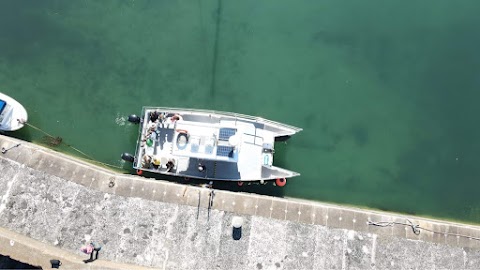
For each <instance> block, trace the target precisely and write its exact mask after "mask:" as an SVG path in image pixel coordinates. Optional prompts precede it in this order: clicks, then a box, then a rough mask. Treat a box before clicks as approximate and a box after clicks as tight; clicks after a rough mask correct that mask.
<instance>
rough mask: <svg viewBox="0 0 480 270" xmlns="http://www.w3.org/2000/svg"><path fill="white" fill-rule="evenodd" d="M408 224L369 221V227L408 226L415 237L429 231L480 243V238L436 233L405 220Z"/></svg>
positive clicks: (437, 232)
mask: <svg viewBox="0 0 480 270" xmlns="http://www.w3.org/2000/svg"><path fill="white" fill-rule="evenodd" d="M405 220H406V221H407V222H396V221H378V222H374V221H371V220H368V221H367V224H368V225H372V226H377V227H393V226H394V225H403V226H408V227H411V228H412V231H413V233H414V234H415V235H419V234H420V231H421V230H425V231H429V232H431V233H436V234H443V235H445V236H447V235H451V236H457V237H464V238H468V239H472V240H478V241H480V237H475V236H470V235H464V234H460V233H449V232H439V231H434V230H430V229H427V228H423V227H421V226H420V225H418V224H413V222H412V221H411V220H409V219H405Z"/></svg>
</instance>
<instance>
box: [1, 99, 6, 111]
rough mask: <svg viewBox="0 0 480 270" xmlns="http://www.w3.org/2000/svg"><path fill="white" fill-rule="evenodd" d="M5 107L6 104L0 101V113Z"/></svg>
mask: <svg viewBox="0 0 480 270" xmlns="http://www.w3.org/2000/svg"><path fill="white" fill-rule="evenodd" d="M6 106H7V103H6V102H5V101H3V100H1V99H0V113H2V112H3V109H5V107H6Z"/></svg>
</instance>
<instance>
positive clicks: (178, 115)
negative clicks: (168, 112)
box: [170, 113, 183, 122]
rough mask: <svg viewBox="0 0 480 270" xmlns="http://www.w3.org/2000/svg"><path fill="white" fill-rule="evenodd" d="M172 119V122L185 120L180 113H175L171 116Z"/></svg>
mask: <svg viewBox="0 0 480 270" xmlns="http://www.w3.org/2000/svg"><path fill="white" fill-rule="evenodd" d="M170 120H171V121H172V122H175V121H178V120H183V118H182V116H181V115H180V114H178V113H176V114H174V115H173V116H172V117H170Z"/></svg>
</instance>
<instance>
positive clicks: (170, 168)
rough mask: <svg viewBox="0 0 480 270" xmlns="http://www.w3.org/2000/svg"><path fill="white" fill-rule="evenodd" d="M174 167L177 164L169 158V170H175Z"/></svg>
mask: <svg viewBox="0 0 480 270" xmlns="http://www.w3.org/2000/svg"><path fill="white" fill-rule="evenodd" d="M173 167H175V164H174V163H173V161H172V160H169V161H168V162H167V172H171V171H172V170H173Z"/></svg>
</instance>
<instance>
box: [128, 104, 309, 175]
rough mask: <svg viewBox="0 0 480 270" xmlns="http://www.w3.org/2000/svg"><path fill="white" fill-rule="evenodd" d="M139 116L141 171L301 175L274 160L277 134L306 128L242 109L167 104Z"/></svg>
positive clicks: (286, 134)
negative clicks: (246, 113) (168, 105)
mask: <svg viewBox="0 0 480 270" xmlns="http://www.w3.org/2000/svg"><path fill="white" fill-rule="evenodd" d="M132 119H136V117H135V118H133V117H132ZM139 121H140V128H139V137H138V140H137V148H136V152H135V155H134V162H133V168H134V169H136V170H137V173H139V174H141V173H143V172H151V173H159V174H164V175H171V176H177V177H184V178H196V179H203V180H212V181H242V182H243V181H265V180H275V179H283V178H291V177H294V176H298V175H300V174H299V173H297V172H293V171H289V170H286V169H283V168H279V167H275V166H273V153H274V143H275V141H276V139H277V138H279V139H280V140H284V139H285V138H287V137H291V136H292V135H294V134H295V133H297V132H299V131H301V128H297V127H294V126H290V125H286V124H283V123H279V122H275V121H270V120H267V119H264V118H261V117H255V116H249V115H243V114H237V113H230V112H219V111H210V110H196V109H183V108H166V107H144V108H143V110H142V114H141V116H140V119H139Z"/></svg>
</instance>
